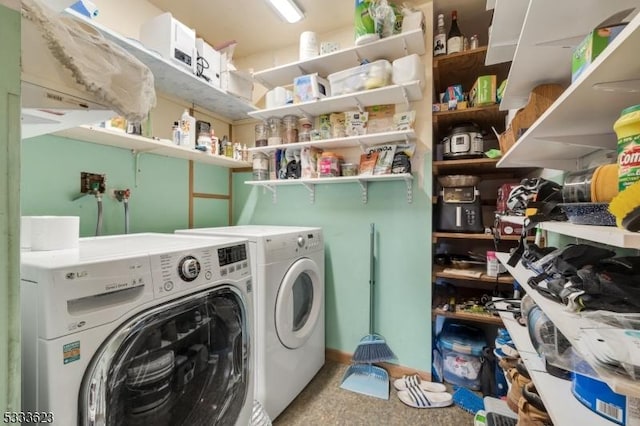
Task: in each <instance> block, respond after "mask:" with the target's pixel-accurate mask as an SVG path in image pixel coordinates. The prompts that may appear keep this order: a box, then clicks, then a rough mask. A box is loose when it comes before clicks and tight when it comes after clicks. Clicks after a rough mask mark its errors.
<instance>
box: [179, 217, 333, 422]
mask: <svg viewBox="0 0 640 426" xmlns="http://www.w3.org/2000/svg"><path fill="white" fill-rule="evenodd" d="M176 232H178V233H188V234H197V235H218V236H223V235H224V236H230V237H231V236H233V237H242V238H247V239H248V240H249V248H250V259H251V265H252V267H253V270H252V273H253V277H254V282H255V286H254V312H255V323H254V324H255V325H254V330H255V333H254V336H255V339H256V340H255V348H256V350H255V362H256V369H255V370H256V388H255V391H256V399H257V400H258V401H260V402H261V403H262V404H263V405H264V408H265V409H266V411H267V413H268V414H269V416H270V417H271V418H272V419H275V418H276V417H277V416H278V415H279V414H280V413H281V412H282V410H284V409H285V408H286V407H287V406H288V405H289V404H290V403H291V401H293V399H294V398H295V397H296V396H297V395H298V394H299V393H300V392H301V391H302V389H303V388H304V387H305V386H306V385H307V384H308V383H309V382H310V381H311V379H312V378H313V376H314V375H315V374H316V373H317V372H318V370H319V369H320V368H321V367H322V365H324V360H325V357H324V355H325V354H324V352H325V343H324V342H325V340H324V329H325V324H324V241H323V235H322V229H321V228H306V227H292V226H262V225H247V226H231V227H219V228H201V229H188V230H181V231H176Z"/></svg>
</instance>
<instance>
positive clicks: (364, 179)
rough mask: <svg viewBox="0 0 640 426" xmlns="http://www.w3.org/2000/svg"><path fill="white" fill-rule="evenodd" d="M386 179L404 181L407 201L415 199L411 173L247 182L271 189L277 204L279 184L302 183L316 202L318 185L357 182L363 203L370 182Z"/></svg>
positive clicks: (367, 193) (366, 197)
mask: <svg viewBox="0 0 640 426" xmlns="http://www.w3.org/2000/svg"><path fill="white" fill-rule="evenodd" d="M386 181H404V182H405V185H406V187H407V203H411V202H412V201H413V176H412V175H411V174H410V173H402V174H389V175H377V176H341V177H326V178H315V179H278V180H251V181H246V182H245V184H247V185H253V186H261V187H263V188H264V189H265V190H269V191H271V193H272V196H273V202H274V204H275V203H276V202H277V187H279V186H292V185H302V186H304V187H305V188H307V190H309V195H310V200H311V203H314V202H315V197H316V185H324V184H338V183H357V184H358V185H360V189H361V192H362V203H364V204H366V203H367V201H368V197H369V183H370V182H386Z"/></svg>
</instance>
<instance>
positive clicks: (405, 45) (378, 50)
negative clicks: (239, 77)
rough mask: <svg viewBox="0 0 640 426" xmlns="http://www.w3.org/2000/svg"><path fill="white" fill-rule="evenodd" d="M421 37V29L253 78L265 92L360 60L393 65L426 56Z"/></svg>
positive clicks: (254, 75)
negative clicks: (414, 55) (404, 57)
mask: <svg viewBox="0 0 640 426" xmlns="http://www.w3.org/2000/svg"><path fill="white" fill-rule="evenodd" d="M424 37H425V36H424V33H423V32H422V30H421V29H417V30H412V31H407V32H406V33H401V34H397V35H394V36H391V37H387V38H383V39H381V40H379V41H376V42H373V43H369V44H365V45H363V46H355V47H351V48H348V49H343V50H339V51H337V52H332V53H329V54H326V55H321V56H317V57H315V58H311V59H306V60H303V61H298V62H293V63H289V64H285V65H280V66H277V67H274V68H269V69H266V70H263V71H258V72H255V73H254V74H253V78H254V79H255V80H256V81H258V82H260V83H262V84H263V85H264V86H266V87H267V88H273V87H275V86H287V85H290V84H293V79H294V78H295V77H298V76H300V75H304V74H312V73H318V74H319V75H320V76H321V77H325V78H326V77H327V76H328V75H329V74H331V73H334V72H337V71H342V70H345V69H348V68H352V67H356V66H358V65H360V64H361V62H362V60H363V59H367V60H368V61H369V62H373V61H376V60H378V59H387V60H388V61H393V60H395V59H398V58H401V57H403V56H406V55H410V54H413V53H416V54H418V55H422V54H424V52H425V38H424Z"/></svg>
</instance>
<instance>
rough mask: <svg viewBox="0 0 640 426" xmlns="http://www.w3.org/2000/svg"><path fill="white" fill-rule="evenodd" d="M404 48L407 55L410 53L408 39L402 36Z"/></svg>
mask: <svg viewBox="0 0 640 426" xmlns="http://www.w3.org/2000/svg"><path fill="white" fill-rule="evenodd" d="M402 50H403V51H404V54H405V56H406V55H408V54H409V46H407V39H406V38H404V37H403V38H402Z"/></svg>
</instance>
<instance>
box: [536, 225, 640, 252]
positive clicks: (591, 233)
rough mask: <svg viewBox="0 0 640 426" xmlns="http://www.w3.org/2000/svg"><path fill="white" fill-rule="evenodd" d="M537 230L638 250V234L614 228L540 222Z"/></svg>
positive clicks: (639, 236) (639, 245) (639, 238)
mask: <svg viewBox="0 0 640 426" xmlns="http://www.w3.org/2000/svg"><path fill="white" fill-rule="evenodd" d="M538 227H539V228H542V229H544V230H545V231H551V232H557V233H559V234H564V235H568V236H570V237H575V238H581V239H583V240H588V241H593V242H596V243H602V244H607V245H610V246H614V247H621V248H628V249H638V250H640V232H629V231H625V230H624V229H620V228H617V227H615V226H592V225H574V224H571V223H569V222H542V223H540V224H538Z"/></svg>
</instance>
